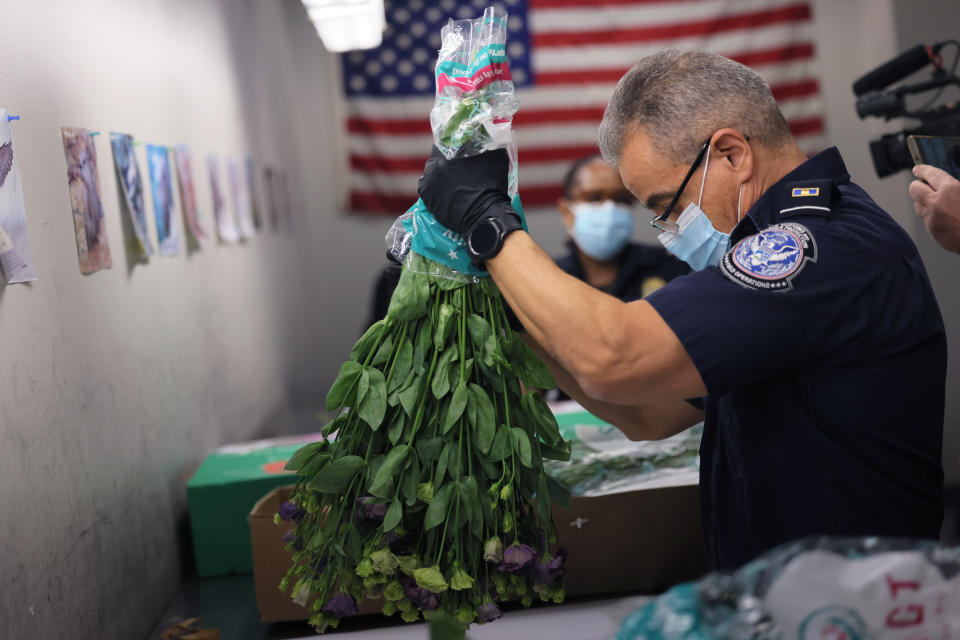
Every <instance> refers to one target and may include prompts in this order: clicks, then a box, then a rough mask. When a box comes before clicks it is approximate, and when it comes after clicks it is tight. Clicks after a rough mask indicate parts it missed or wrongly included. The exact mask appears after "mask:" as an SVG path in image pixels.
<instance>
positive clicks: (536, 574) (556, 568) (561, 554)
mask: <svg viewBox="0 0 960 640" xmlns="http://www.w3.org/2000/svg"><path fill="white" fill-rule="evenodd" d="M566 560H567V550H566V549H557V555H556V556H555V557H554V558H553V559H552V560H550V561H549V562H538V563H536V564H534V565H532V566H531V567H530V578H531V579H532V580H533V581H534V582H537V583H541V584H546V583H550V582H554V581H555V580H559V579H560V578H562V577H563V576H564V575H566V573H567V570H566V569H564V568H563V563H564V562H566Z"/></svg>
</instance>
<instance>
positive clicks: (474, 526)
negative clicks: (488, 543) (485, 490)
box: [460, 476, 483, 540]
mask: <svg viewBox="0 0 960 640" xmlns="http://www.w3.org/2000/svg"><path fill="white" fill-rule="evenodd" d="M460 500H461V501H462V502H463V506H464V509H466V512H467V522H468V523H469V525H470V532H471V533H472V534H473V535H474V536H475V537H476V538H477V539H478V540H481V539H482V536H483V509H482V507H481V506H480V489H479V487H478V486H477V480H476V478H474V477H473V476H465V477H464V478H463V479H462V480H461V481H460Z"/></svg>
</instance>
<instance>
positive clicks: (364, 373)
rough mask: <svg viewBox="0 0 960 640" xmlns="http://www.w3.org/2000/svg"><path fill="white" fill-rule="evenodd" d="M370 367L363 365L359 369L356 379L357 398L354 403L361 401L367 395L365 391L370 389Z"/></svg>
mask: <svg viewBox="0 0 960 640" xmlns="http://www.w3.org/2000/svg"><path fill="white" fill-rule="evenodd" d="M369 369H370V367H366V366H365V367H363V368H362V369H361V370H360V379H359V380H357V399H356V404H358V405H359V404H360V403H361V402H363V399H364V398H365V397H366V396H367V391H369V390H370V372H369Z"/></svg>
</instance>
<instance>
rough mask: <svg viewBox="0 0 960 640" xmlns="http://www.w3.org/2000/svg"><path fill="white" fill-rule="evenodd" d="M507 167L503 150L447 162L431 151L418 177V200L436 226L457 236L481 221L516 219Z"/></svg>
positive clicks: (505, 152) (506, 159)
mask: <svg viewBox="0 0 960 640" xmlns="http://www.w3.org/2000/svg"><path fill="white" fill-rule="evenodd" d="M509 166H510V161H509V158H508V156H507V151H506V149H496V150H494V151H486V152H484V153H481V154H480V155H478V156H471V157H469V158H454V159H453V160H447V159H446V158H444V157H443V154H442V153H440V151H439V149H437V148H436V147H433V149H432V150H431V151H430V159H429V160H427V164H426V166H425V167H424V168H423V175H422V176H421V177H420V184H419V189H418V191H419V193H420V198H422V199H423V203H424V204H425V205H427V209H429V210H430V213H432V214H433V217H435V218H436V219H437V222H439V223H440V224H442V225H443V226H445V227H446V228H447V229H450V230H451V231H456V232H457V233H466V232H467V231H469V230H470V229H471V228H473V225H475V224H476V223H477V222H479V221H480V220H482V219H484V218H488V217H500V216H504V215H514V216H516V215H517V214H516V212H515V211H514V210H513V207H511V206H510V196H509V195H507V173H508V171H509Z"/></svg>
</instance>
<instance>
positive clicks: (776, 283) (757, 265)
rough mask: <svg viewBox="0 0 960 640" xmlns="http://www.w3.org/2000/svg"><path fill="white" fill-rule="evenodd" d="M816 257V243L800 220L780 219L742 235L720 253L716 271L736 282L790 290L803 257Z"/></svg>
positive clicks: (765, 289) (762, 288) (752, 286)
mask: <svg viewBox="0 0 960 640" xmlns="http://www.w3.org/2000/svg"><path fill="white" fill-rule="evenodd" d="M808 260H810V261H812V262H816V261H817V243H816V241H815V240H814V239H813V235H812V234H811V233H810V231H809V230H808V229H807V228H806V227H805V226H803V225H802V224H796V223H793V222H783V223H781V224H775V225H772V226H770V227H767V228H766V229H764V230H763V231H761V232H760V233H758V234H756V235H752V236H749V237H747V238H744V239H743V240H741V241H740V242H738V243H737V244H736V246H735V247H734V248H733V249H731V250H730V251H728V252H727V254H726V255H725V256H723V261H722V262H721V263H720V271H722V272H723V275H725V276H727V277H728V278H730V279H731V280H733V281H734V282H736V283H737V284H739V285H740V286H743V287H746V288H748V289H757V290H758V291H790V290H791V289H793V283H792V280H793V279H794V278H796V277H797V275H799V273H800V272H801V271H803V267H804V265H806V263H807V261H808Z"/></svg>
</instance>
